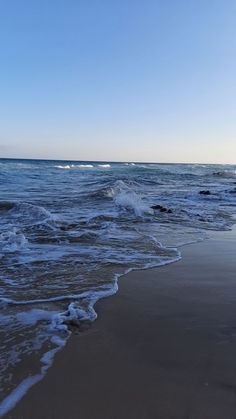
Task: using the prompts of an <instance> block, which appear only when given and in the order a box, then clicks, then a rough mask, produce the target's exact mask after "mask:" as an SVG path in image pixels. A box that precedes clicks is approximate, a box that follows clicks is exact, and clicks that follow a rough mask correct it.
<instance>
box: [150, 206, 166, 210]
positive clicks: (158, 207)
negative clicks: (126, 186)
mask: <svg viewBox="0 0 236 419" xmlns="http://www.w3.org/2000/svg"><path fill="white" fill-rule="evenodd" d="M151 208H153V209H159V210H161V209H162V208H163V206H162V205H152V207H151Z"/></svg>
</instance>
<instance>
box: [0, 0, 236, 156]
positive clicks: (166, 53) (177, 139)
mask: <svg viewBox="0 0 236 419" xmlns="http://www.w3.org/2000/svg"><path fill="white" fill-rule="evenodd" d="M0 117H1V123H0V155H1V157H24V158H61V159H81V160H84V159H85V160H114V161H116V160H117V161H128V160H130V161H159V162H212V163H213V162H222V163H236V2H235V0H204V1H203V0H146V1H144V0H142V1H141V0H119V1H116V0H90V1H88V0H83V1H81V0H38V1H37V0H35V1H32V0H21V1H19V0H2V1H0Z"/></svg>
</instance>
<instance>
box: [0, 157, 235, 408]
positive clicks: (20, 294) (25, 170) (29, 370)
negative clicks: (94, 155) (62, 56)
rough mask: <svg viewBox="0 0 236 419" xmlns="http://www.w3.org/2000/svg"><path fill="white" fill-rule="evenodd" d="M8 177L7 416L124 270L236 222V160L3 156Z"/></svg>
mask: <svg viewBox="0 0 236 419" xmlns="http://www.w3.org/2000/svg"><path fill="white" fill-rule="evenodd" d="M0 180H1V183H0V192H1V196H0V214H1V217H0V228H1V230H0V258H1V263H0V341H1V353H0V375H1V382H0V393H1V396H0V416H1V415H3V414H4V413H5V412H7V411H8V410H9V409H10V408H11V407H12V406H13V405H14V403H15V402H16V401H17V400H18V399H19V398H20V397H22V395H23V394H24V393H25V392H26V391H27V389H28V388H29V387H30V386H31V385H32V384H33V383H35V382H37V381H38V380H39V379H41V378H42V376H43V375H44V374H45V373H46V371H47V369H48V367H49V366H50V363H51V361H52V359H53V356H54V354H55V353H56V351H58V349H59V348H60V347H61V346H63V344H64V343H65V342H66V339H67V338H68V336H69V334H70V328H71V327H72V326H73V324H74V325H76V324H77V323H78V322H82V321H91V320H94V319H95V318H96V312H95V310H94V303H95V302H96V301H97V300H98V299H99V298H101V297H103V296H107V295H111V294H112V293H114V292H115V291H116V289H117V279H118V277H119V276H120V275H122V274H124V273H125V272H128V271H129V270H131V269H144V268H148V267H155V266H160V265H163V264H166V263H171V262H175V261H177V260H178V259H179V258H180V247H181V245H183V244H187V243H190V242H194V241H197V240H202V239H204V238H205V237H206V236H207V231H208V230H226V229H230V228H231V226H232V224H233V223H234V222H235V213H236V166H222V165H200V164H199V165H196V164H141V163H140V164H139V163H135V164H134V163H109V162H107V163H99V162H70V161H68V162H64V161H63V162H62V161H37V160H0ZM200 191H204V193H199V192H200ZM208 191H209V192H208ZM153 206H154V207H155V206H156V208H152V207H153ZM144 277H145V275H144Z"/></svg>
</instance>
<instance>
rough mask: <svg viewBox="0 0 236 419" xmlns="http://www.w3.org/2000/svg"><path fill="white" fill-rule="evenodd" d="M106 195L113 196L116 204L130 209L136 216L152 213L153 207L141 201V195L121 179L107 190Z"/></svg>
mask: <svg viewBox="0 0 236 419" xmlns="http://www.w3.org/2000/svg"><path fill="white" fill-rule="evenodd" d="M107 196H108V197H110V198H113V200H114V202H115V205H116V206H118V207H120V208H123V209H126V210H131V211H133V212H134V213H135V215H137V216H142V215H144V214H149V215H150V214H153V213H154V211H153V209H152V208H150V206H149V205H147V204H145V203H144V202H143V199H142V197H141V196H139V195H138V194H137V193H136V192H135V191H134V190H132V189H131V187H130V186H128V185H126V184H125V183H124V182H123V181H122V180H117V181H116V182H115V185H114V187H111V188H110V189H108V190H107Z"/></svg>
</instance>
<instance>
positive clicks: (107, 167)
mask: <svg viewBox="0 0 236 419" xmlns="http://www.w3.org/2000/svg"><path fill="white" fill-rule="evenodd" d="M98 167H101V168H104V169H109V168H110V167H111V165H110V164H99V165H98Z"/></svg>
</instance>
